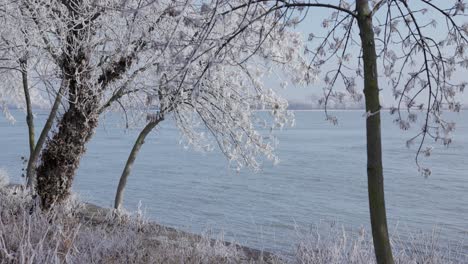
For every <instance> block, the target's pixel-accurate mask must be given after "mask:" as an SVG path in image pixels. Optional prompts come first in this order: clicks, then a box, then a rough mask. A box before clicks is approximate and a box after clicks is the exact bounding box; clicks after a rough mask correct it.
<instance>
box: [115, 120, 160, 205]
mask: <svg viewBox="0 0 468 264" xmlns="http://www.w3.org/2000/svg"><path fill="white" fill-rule="evenodd" d="M163 120H164V119H163V118H156V119H155V120H151V121H150V122H149V123H148V124H147V125H146V126H145V127H144V128H143V130H142V131H141V132H140V134H139V135H138V138H137V140H136V141H135V144H134V145H133V148H132V151H131V152H130V155H129V156H128V159H127V163H126V164H125V167H124V170H123V172H122V175H121V176H120V181H119V186H118V187H117V193H116V194H115V202H114V208H115V209H120V207H121V206H122V202H123V194H124V189H125V186H126V185H127V179H128V176H129V175H130V171H131V169H132V167H133V164H134V163H135V160H136V157H137V155H138V152H139V151H140V149H141V146H143V144H144V143H145V139H146V136H147V135H148V134H149V133H150V132H151V130H153V129H154V128H155V127H156V126H157V125H158V124H159V123H160V122H161V121H163Z"/></svg>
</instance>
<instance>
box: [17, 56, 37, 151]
mask: <svg viewBox="0 0 468 264" xmlns="http://www.w3.org/2000/svg"><path fill="white" fill-rule="evenodd" d="M20 68H21V78H22V79H23V91H24V99H25V100H26V123H27V125H28V137H29V156H30V157H29V158H31V155H32V153H33V152H34V144H35V139H34V117H33V113H32V107H31V96H30V95H29V83H28V63H27V61H26V59H24V60H21V61H20Z"/></svg>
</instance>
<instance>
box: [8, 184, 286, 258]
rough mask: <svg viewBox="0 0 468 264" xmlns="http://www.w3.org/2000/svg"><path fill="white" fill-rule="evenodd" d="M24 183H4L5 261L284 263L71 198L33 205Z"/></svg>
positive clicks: (261, 253)
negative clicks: (46, 207)
mask: <svg viewBox="0 0 468 264" xmlns="http://www.w3.org/2000/svg"><path fill="white" fill-rule="evenodd" d="M33 207H34V203H33V200H32V199H31V197H30V196H29V195H28V194H27V193H26V192H24V191H23V189H22V187H21V186H19V185H9V186H8V187H6V188H3V189H0V220H1V221H0V260H1V261H0V263H281V262H282V261H281V259H280V258H278V257H277V256H275V255H273V254H271V253H268V252H262V251H259V250H256V249H252V248H248V247H244V246H240V245H238V244H232V243H228V242H223V241H219V240H214V239H211V238H209V237H206V236H201V235H195V234H191V233H188V232H183V231H179V230H176V229H174V228H169V227H164V226H161V225H158V224H157V223H154V222H149V221H145V220H144V219H143V218H141V217H140V216H138V215H136V216H128V215H116V214H114V213H113V211H112V210H111V209H107V208H102V207H98V206H96V205H93V204H88V203H81V202H79V201H75V200H70V201H69V202H67V203H66V204H64V205H60V206H56V207H55V208H54V209H53V210H51V211H50V212H40V210H37V209H36V210H31V209H32V208H33Z"/></svg>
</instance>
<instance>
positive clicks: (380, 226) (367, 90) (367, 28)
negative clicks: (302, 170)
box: [356, 0, 393, 264]
mask: <svg viewBox="0 0 468 264" xmlns="http://www.w3.org/2000/svg"><path fill="white" fill-rule="evenodd" d="M356 10H357V12H358V24H359V29H360V37H361V44H362V55H363V62H364V96H365V100H366V112H367V113H368V117H367V120H366V133H367V182H368V183H367V184H368V193H369V210H370V218H371V225H372V237H373V240H374V248H375V256H376V259H377V263H379V264H384V263H385V264H390V263H393V256H392V249H391V245H390V240H389V236H388V228H387V216H386V211H385V196H384V178H383V171H382V142H381V129H380V102H379V86H378V78H377V56H376V51H375V42H374V31H373V26H372V16H371V12H370V8H369V3H368V0H357V2H356Z"/></svg>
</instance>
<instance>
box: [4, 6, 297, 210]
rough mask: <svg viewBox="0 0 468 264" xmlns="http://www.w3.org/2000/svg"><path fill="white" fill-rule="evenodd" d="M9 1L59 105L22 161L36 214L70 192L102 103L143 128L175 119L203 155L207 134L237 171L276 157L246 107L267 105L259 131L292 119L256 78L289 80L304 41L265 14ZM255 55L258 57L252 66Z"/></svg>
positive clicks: (211, 8) (203, 8) (207, 8)
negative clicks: (136, 117)
mask: <svg viewBox="0 0 468 264" xmlns="http://www.w3.org/2000/svg"><path fill="white" fill-rule="evenodd" d="M4 3H5V4H4V6H5V9H6V10H7V12H5V13H9V11H12V10H21V12H13V14H15V16H9V17H8V18H9V19H11V20H12V22H11V23H15V22H21V23H23V24H25V25H26V26H25V27H26V28H27V32H28V37H29V39H30V41H31V42H32V43H35V47H36V48H37V49H38V50H39V51H41V52H42V53H43V54H44V55H43V56H42V57H41V61H40V65H41V69H43V71H44V72H45V73H47V74H45V73H41V77H43V78H42V79H43V83H44V85H45V84H48V85H50V87H49V88H50V89H49V90H50V93H49V94H50V95H51V97H52V98H53V100H52V101H53V102H54V103H53V107H52V109H51V111H50V115H49V119H48V122H47V124H46V126H45V128H44V129H43V132H44V133H41V137H40V139H39V140H38V144H37V146H36V148H35V151H34V152H33V158H31V159H30V161H29V164H28V179H29V181H30V182H31V184H32V185H34V186H35V190H37V193H38V195H39V197H40V202H41V205H42V207H43V208H45V209H48V208H50V207H51V206H52V205H53V204H54V203H56V202H61V201H63V200H64V199H66V198H67V196H68V195H69V191H70V187H71V185H72V182H73V177H74V175H75V171H76V169H77V167H78V165H79V161H80V158H81V156H82V155H83V154H84V153H85V150H86V143H87V142H88V141H89V140H90V139H91V137H92V135H93V133H94V130H95V128H96V127H97V125H98V121H99V116H100V115H101V114H103V113H105V112H106V109H108V108H109V107H122V108H123V109H126V110H131V111H132V112H137V113H140V114H141V113H142V114H145V115H147V117H148V120H149V122H150V124H151V122H156V120H163V119H165V118H173V119H174V120H175V121H176V124H177V126H178V127H179V129H180V130H181V132H182V135H183V136H184V137H185V139H186V143H187V144H190V145H194V146H196V147H202V148H210V147H209V146H208V145H207V144H206V141H205V140H208V139H210V138H212V139H214V140H215V141H216V143H217V145H218V146H219V147H220V148H221V150H222V151H223V153H224V154H225V155H226V156H227V157H228V158H229V159H230V160H231V161H232V162H236V163H237V165H238V166H250V167H253V168H258V167H259V166H260V164H259V162H258V161H257V159H256V157H257V156H258V155H265V156H266V157H267V158H269V159H272V160H274V159H275V158H276V156H275V155H274V153H273V147H274V146H273V145H274V138H272V137H270V138H265V137H263V136H262V135H261V134H260V133H259V132H257V130H256V127H255V125H256V123H257V121H261V120H257V119H256V118H257V117H255V116H254V115H253V111H254V110H255V109H258V108H266V109H271V113H272V115H273V117H274V118H273V119H270V120H267V122H266V123H267V124H268V123H270V124H271V125H272V126H273V127H279V126H282V125H284V124H285V123H287V122H288V121H289V120H290V115H289V113H288V111H287V110H286V108H287V102H286V101H285V100H283V99H281V98H280V97H278V96H277V95H276V94H275V93H274V92H273V91H272V90H271V89H267V88H265V87H263V86H262V85H261V82H260V80H261V78H262V77H263V76H264V75H266V74H268V73H269V71H270V69H271V67H272V65H273V64H275V65H279V66H280V67H282V68H284V69H285V70H288V71H290V72H291V73H293V74H294V69H295V67H296V68H297V67H305V63H304V62H303V61H302V60H301V59H302V57H301V55H302V54H301V53H300V51H299V50H297V49H295V46H297V45H301V44H300V42H301V38H300V35H299V34H293V33H290V32H288V31H287V30H286V29H285V26H282V27H275V25H271V26H268V25H269V24H268V22H269V20H268V19H267V18H266V17H261V18H257V20H258V21H252V20H250V17H251V16H256V15H257V14H258V13H259V12H260V10H251V11H250V12H243V13H238V12H231V13H229V14H225V15H223V16H220V15H219V12H218V11H219V10H226V9H227V8H228V7H229V3H227V2H225V1H213V3H211V4H200V3H199V2H198V1H157V2H156V1H86V0H74V1H57V0H23V1H8V0H4ZM232 3H235V2H232ZM246 19H249V20H246ZM247 21H249V23H245V22H247ZM240 29H241V30H240ZM283 38H285V39H286V40H285V39H283ZM253 53H256V54H259V56H256V57H255V61H254V63H253V64H247V63H246V62H247V61H253V59H252V60H250V58H251V57H252V54H253ZM300 72H301V73H302V71H300ZM45 76H47V77H45ZM298 81H300V79H298ZM61 105H62V106H63V110H62V111H61V112H60V106H61ZM155 109H157V110H155ZM126 110H125V111H126ZM56 116H58V118H56ZM54 120H56V121H55V122H56V123H55V125H54ZM49 121H50V122H49ZM270 121H271V122H270ZM158 122H159V121H158ZM49 131H52V132H51V133H50V132H49ZM47 137H48V139H47ZM41 139H43V140H44V141H45V143H43V145H42V144H39V141H40V140H41ZM46 139H47V140H46ZM44 141H43V142H44ZM39 152H40V156H39ZM36 159H38V161H39V164H37V165H36ZM36 166H37V169H35V168H36ZM34 174H36V177H34ZM33 179H37V184H33V183H34V180H33Z"/></svg>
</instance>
